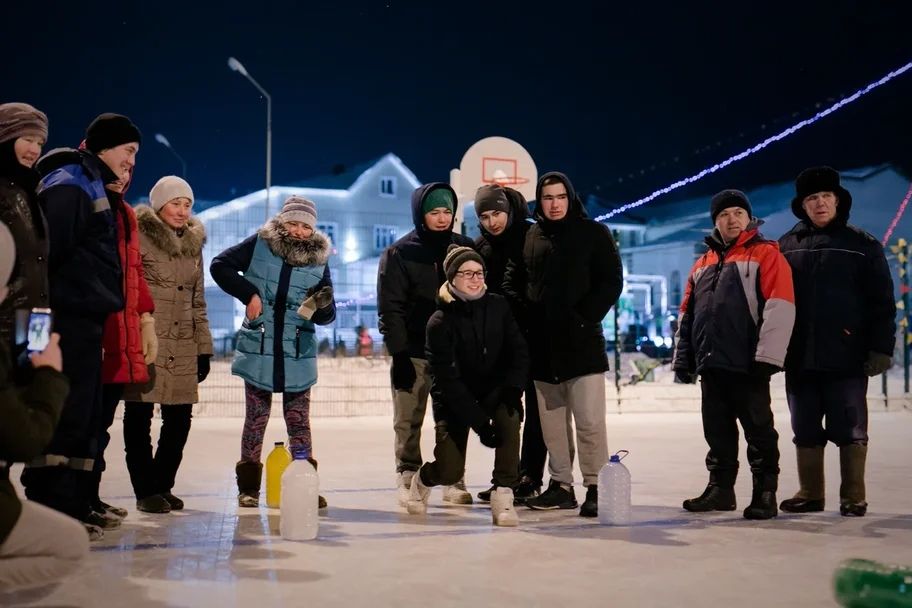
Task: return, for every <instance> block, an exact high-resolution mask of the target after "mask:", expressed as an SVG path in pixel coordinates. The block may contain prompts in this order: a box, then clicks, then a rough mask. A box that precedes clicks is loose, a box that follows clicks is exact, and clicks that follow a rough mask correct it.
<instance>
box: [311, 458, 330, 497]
mask: <svg viewBox="0 0 912 608" xmlns="http://www.w3.org/2000/svg"><path fill="white" fill-rule="evenodd" d="M307 462H309V463H310V464H312V465H313V468H314V471H316V470H317V464H318V463H317V460H316V459H315V458H308V459H307ZM328 506H329V503H327V502H326V499H325V498H323V497H322V496H317V510H320V509H325V508H327V507H328Z"/></svg>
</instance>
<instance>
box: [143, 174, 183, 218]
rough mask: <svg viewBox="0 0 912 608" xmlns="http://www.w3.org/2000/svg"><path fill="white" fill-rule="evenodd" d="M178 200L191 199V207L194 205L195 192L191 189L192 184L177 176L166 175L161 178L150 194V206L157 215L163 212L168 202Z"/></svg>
mask: <svg viewBox="0 0 912 608" xmlns="http://www.w3.org/2000/svg"><path fill="white" fill-rule="evenodd" d="M176 198H189V199H190V205H191V206H192V205H193V190H192V189H191V188H190V184H188V183H187V182H186V181H184V180H183V179H181V178H179V177H178V176H176V175H166V176H165V177H163V178H161V179H160V180H158V181H157V182H155V185H154V186H152V190H151V191H150V192H149V204H150V205H152V209H153V210H154V211H155V212H156V213H158V212H159V211H161V208H162V207H164V206H165V204H167V203H168V201H173V200H174V199H176Z"/></svg>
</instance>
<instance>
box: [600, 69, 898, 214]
mask: <svg viewBox="0 0 912 608" xmlns="http://www.w3.org/2000/svg"><path fill="white" fill-rule="evenodd" d="M910 68H912V62H909V63H907V64H906V65H904V66H902V67H901V68H899V69H897V70H894V71H892V72H890V73H889V74H887V75H886V76H884V77H883V78H881V79H880V80H878V81H876V82H872V83H871V84H869V85H868V86H866V87H864V88H863V89H859V90H858V91H856V92H855V93H853V94H852V95H850V96H848V97H846V98H845V99H842V100H840V101H838V102H836V103H834V104H833V105H832V106H830V107H829V108H827V109H826V110H823V111H821V112H818V113H817V114H815V115H814V116H812V117H811V118H808V119H805V120H802V121H801V122H799V123H797V124H795V125H792V126H791V127H789V128H788V129H786V130H785V131H782V132H781V133H778V134H776V135H773V136H771V137H768V138H767V139H765V140H763V141H762V142H760V143H759V144H757V145H755V146H753V147H751V148H748V149H747V150H744V151H743V152H741V153H740V154H736V155H734V156H732V157H731V158H728V159H726V160H724V161H722V162H721V163H718V164H715V165H713V166H712V167H709V168H707V169H703V170H702V171H700V172H699V173H697V174H696V175H691V176H690V177H687V178H684V179H682V180H679V181H676V182H675V183H673V184H671V185H669V186H666V187H664V188H662V189H661V190H656V191H655V192H653V193H652V194H650V195H649V196H646V197H643V198H641V199H639V200H637V201H634V202H632V203H627V204H625V205H621V206H620V207H618V208H617V209H612V210H611V211H609V212H608V213H605V214H603V215H600V216H598V217H597V218H595V221H597V222H603V221H605V220H608V219H611V218H612V217H614V216H616V215H620V214H621V213H625V212H627V211H630V210H631V209H636V208H637V207H640V206H642V205H645V204H646V203H648V202H650V201H652V200H655V199H656V198H658V197H660V196H662V195H663V194H668V193H669V192H672V191H674V190H677V189H678V188H681V187H683V186H686V185H688V184H692V183H694V182H696V181H698V180H701V179H703V178H704V177H706V176H707V175H710V174H712V173H715V172H717V171H719V170H720V169H724V168H725V167H727V166H729V165H731V164H732V163H736V162H738V161H739V160H743V159H745V158H747V157H748V156H750V155H751V154H754V153H755V152H759V151H760V150H762V149H763V148H765V147H767V146H768V145H770V144H772V143H775V142H777V141H780V140H783V139H785V138H786V137H788V136H789V135H791V134H792V133H794V132H796V131H798V130H799V129H803V128H804V127H806V126H808V125H812V124H814V123H815V122H817V121H818V120H820V119H821V118H824V117H826V116H829V115H830V114H832V113H833V112H835V111H836V110H839V109H840V108H842V107H844V106H847V105H849V104H850V103H852V102H853V101H857V100H858V99H860V98H862V97H864V96H865V95H867V94H868V93H870V92H871V91H873V90H874V89H876V88H877V87H879V86H882V85H884V84H886V83H888V82H890V81H891V80H893V79H894V78H896V77H897V76H900V75H901V74H903V73H905V72H906V71H908V70H909V69H910Z"/></svg>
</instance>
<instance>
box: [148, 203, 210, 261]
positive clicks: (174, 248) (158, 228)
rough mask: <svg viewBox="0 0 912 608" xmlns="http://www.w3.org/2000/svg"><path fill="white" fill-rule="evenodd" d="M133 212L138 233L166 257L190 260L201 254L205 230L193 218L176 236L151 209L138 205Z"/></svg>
mask: <svg viewBox="0 0 912 608" xmlns="http://www.w3.org/2000/svg"><path fill="white" fill-rule="evenodd" d="M135 211H136V222H137V224H138V226H139V231H140V232H141V233H143V234H144V235H146V236H147V237H148V238H149V240H151V241H152V242H153V243H154V244H155V246H156V247H158V248H159V249H161V250H162V251H164V252H165V253H167V254H168V255H171V256H174V257H188V258H190V257H197V256H198V255H200V254H201V253H202V252H203V245H205V244H206V228H205V227H204V226H203V224H202V222H200V221H199V220H198V219H196V218H195V217H190V218H189V219H188V220H187V225H186V226H185V227H184V229H183V230H182V232H181V234H180V236H178V234H177V231H176V230H174V229H173V228H171V226H168V225H167V224H165V222H163V221H162V219H161V218H160V217H158V214H157V213H155V211H154V210H153V209H152V207H150V206H148V205H139V206H137V207H136V209H135Z"/></svg>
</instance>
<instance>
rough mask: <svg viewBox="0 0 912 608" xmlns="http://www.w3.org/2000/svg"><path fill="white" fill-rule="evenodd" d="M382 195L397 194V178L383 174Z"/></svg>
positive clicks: (391, 195) (387, 196)
mask: <svg viewBox="0 0 912 608" xmlns="http://www.w3.org/2000/svg"><path fill="white" fill-rule="evenodd" d="M380 196H383V197H385V198H392V197H394V196H396V178H395V177H391V176H388V175H387V176H383V177H381V178H380Z"/></svg>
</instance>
